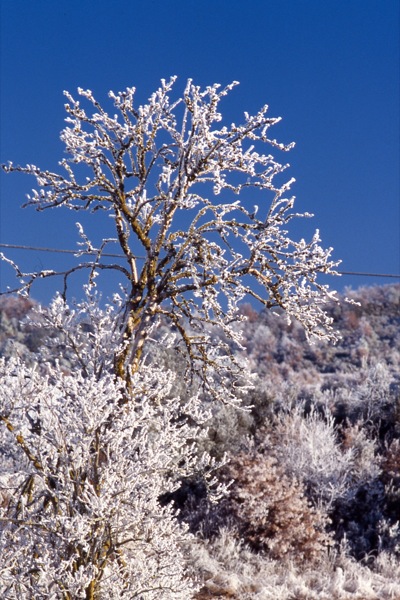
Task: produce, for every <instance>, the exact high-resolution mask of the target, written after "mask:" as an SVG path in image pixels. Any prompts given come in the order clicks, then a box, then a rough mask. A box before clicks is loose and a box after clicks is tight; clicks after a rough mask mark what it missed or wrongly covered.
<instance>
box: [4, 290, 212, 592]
mask: <svg viewBox="0 0 400 600" xmlns="http://www.w3.org/2000/svg"><path fill="white" fill-rule="evenodd" d="M116 310H117V308H116V307H112V306H109V307H108V308H107V309H106V310H100V309H99V308H98V307H96V305H95V303H94V302H93V301H92V302H91V303H90V302H88V301H86V302H85V303H83V304H82V305H81V306H80V307H79V309H78V310H71V309H69V308H68V307H67V306H66V305H65V303H64V301H63V300H62V299H61V298H60V297H58V298H57V299H56V300H55V301H54V302H53V303H52V305H51V306H50V308H49V309H48V310H46V311H43V313H42V314H39V315H37V316H36V320H37V321H38V324H41V325H42V326H43V327H44V328H45V329H46V328H48V327H51V328H52V331H53V338H52V341H53V344H54V345H55V348H54V352H53V354H56V352H57V346H58V345H59V344H60V343H62V348H63V350H62V351H63V352H69V353H70V355H71V356H74V355H75V362H74V361H71V362H72V366H71V369H70V371H69V372H68V371H66V370H65V368H64V369H63V368H62V367H61V365H60V363H59V362H56V363H55V364H53V365H51V364H48V363H47V364H46V363H45V364H44V365H42V366H41V367H39V366H38V365H36V367H27V366H26V365H25V364H24V363H23V362H22V361H21V360H19V359H17V358H16V359H10V360H9V361H5V360H4V359H1V360H0V449H1V450H0V452H1V462H0V596H1V597H2V598H9V599H15V600H16V599H18V600H20V599H21V600H23V599H26V600H28V599H29V600H31V599H37V600H39V599H40V600H41V599H44V598H49V599H50V598H51V599H63V600H72V599H75V598H86V599H87V600H89V599H93V600H94V599H103V600H105V599H107V600H108V599H111V598H115V599H117V598H118V599H119V598H125V597H126V598H132V599H133V598H140V599H143V600H152V599H159V600H161V599H162V600H164V599H179V598H181V599H182V600H184V599H185V600H186V599H187V598H189V597H191V595H192V591H193V590H194V589H195V584H194V582H193V581H192V580H190V579H189V578H188V577H187V574H186V572H185V569H186V562H185V554H184V550H185V544H186V545H187V544H188V543H189V541H190V536H189V534H188V532H187V530H186V529H185V527H183V526H181V525H180V524H179V523H178V522H177V521H176V518H175V515H174V514H173V511H172V509H171V507H170V506H161V504H160V502H159V500H160V496H161V495H162V494H165V493H168V492H171V491H173V490H174V489H175V488H176V486H177V485H178V484H179V480H180V478H182V477H185V476H188V475H192V474H193V473H195V472H201V473H202V474H205V473H206V472H207V471H208V470H209V468H210V467H211V466H212V465H211V461H209V460H207V457H204V456H198V453H196V451H195V450H196V449H195V447H194V444H193V440H194V439H199V438H201V436H202V435H204V434H205V430H204V431H201V430H200V426H201V425H202V424H203V423H204V420H205V419H206V418H207V417H208V416H207V414H206V413H205V411H204V409H202V408H201V405H200V400H199V398H198V397H193V398H191V399H190V400H189V401H188V402H186V403H185V402H183V401H182V400H179V399H177V398H174V396H173V394H171V393H170V391H171V386H172V385H173V375H172V374H171V373H170V372H168V371H165V370H164V371H162V370H160V369H158V368H156V367H154V366H148V365H143V366H142V367H141V369H140V370H139V371H137V372H136V373H134V374H132V380H131V391H130V401H131V402H130V404H127V403H124V402H122V401H121V399H122V397H121V386H120V382H119V380H118V379H116V378H115V374H114V372H113V360H112V357H113V353H114V352H115V340H114V339H113V338H115V335H114V334H115V311H116ZM83 316H84V319H85V320H84V321H83V320H82V317H83ZM83 325H84V327H83ZM88 330H89V331H90V335H88V334H87V331H88ZM54 331H58V335H56V336H54ZM188 415H190V420H189V419H188Z"/></svg>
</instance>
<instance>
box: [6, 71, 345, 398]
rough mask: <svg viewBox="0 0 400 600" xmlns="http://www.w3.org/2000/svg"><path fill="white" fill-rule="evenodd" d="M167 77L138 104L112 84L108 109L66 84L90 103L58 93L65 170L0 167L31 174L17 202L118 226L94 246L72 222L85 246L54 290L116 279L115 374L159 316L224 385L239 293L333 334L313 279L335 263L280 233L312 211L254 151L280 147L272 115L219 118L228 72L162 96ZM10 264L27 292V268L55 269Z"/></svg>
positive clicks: (323, 294) (133, 364) (211, 378)
mask: <svg viewBox="0 0 400 600" xmlns="http://www.w3.org/2000/svg"><path fill="white" fill-rule="evenodd" d="M175 79H176V78H175V77H173V78H171V80H170V81H169V82H166V81H164V80H162V82H161V87H160V88H159V89H158V90H157V91H156V92H155V93H154V94H152V96H151V97H150V98H149V101H148V103H147V104H144V105H142V106H138V107H135V105H134V95H135V88H128V89H127V90H126V91H125V92H122V93H119V94H114V93H113V92H110V93H109V96H110V98H111V99H112V100H113V103H114V106H115V109H116V111H117V114H115V115H114V116H110V115H109V114H108V113H107V112H106V110H105V109H104V108H103V107H102V106H101V105H100V104H99V102H98V101H97V100H96V99H95V98H94V96H93V94H92V92H91V91H89V90H83V89H79V90H78V93H79V95H80V96H81V97H82V98H83V99H84V101H85V103H87V104H88V105H89V108H90V111H89V112H88V111H87V110H86V109H85V108H83V107H82V106H81V103H80V102H79V101H78V100H75V99H74V98H73V97H72V96H71V94H69V93H67V92H66V93H65V95H66V97H67V99H68V103H67V104H66V105H65V108H66V111H67V113H68V118H67V119H66V122H67V126H66V128H65V129H64V130H63V131H62V133H61V139H62V140H63V142H64V143H65V146H66V151H67V153H68V155H69V157H68V158H64V159H63V160H62V161H61V162H60V165H61V166H62V167H64V171H65V172H64V174H63V175H60V174H58V173H52V172H49V171H43V170H41V169H39V168H38V167H36V166H34V165H28V166H26V167H20V166H13V164H12V163H9V164H8V165H7V166H3V168H4V169H5V170H6V171H7V172H13V171H18V172H22V173H28V174H32V175H34V176H35V177H36V181H37V184H38V186H39V188H40V189H39V191H34V192H33V195H32V196H29V197H28V202H27V204H28V205H33V206H35V207H36V208H37V209H38V210H43V209H47V208H54V207H61V206H64V207H67V208H70V209H74V210H78V211H82V210H83V211H96V210H104V211H105V213H107V214H108V215H110V216H112V217H113V221H114V225H115V231H114V236H115V234H116V236H117V237H116V238H111V237H110V238H108V239H105V240H103V243H102V244H101V245H100V247H99V248H95V247H94V245H93V244H92V243H91V242H90V240H89V239H88V238H87V236H86V234H85V233H84V231H83V228H82V227H81V226H80V233H81V237H82V238H83V244H84V249H83V250H81V251H80V252H79V253H78V254H77V255H78V256H79V257H80V258H82V257H83V256H84V255H86V258H87V260H86V261H85V262H80V263H79V264H78V265H75V266H72V267H71V269H70V270H68V271H66V272H64V273H62V275H63V276H64V282H65V284H64V295H65V292H66V284H67V280H68V277H69V276H70V275H71V274H72V273H74V272H75V271H77V270H81V269H85V268H86V269H88V270H89V272H90V280H91V281H92V282H93V278H94V276H95V274H97V273H98V272H99V271H100V270H106V269H107V270H109V269H111V270H114V271H118V272H119V273H120V274H121V276H122V277H123V279H124V280H125V289H126V302H125V307H124V318H123V322H122V323H121V331H122V333H123V338H124V340H125V345H124V347H123V350H122V351H121V352H120V354H119V355H118V356H117V357H116V373H117V374H118V376H120V377H121V378H122V379H124V380H125V381H127V382H128V380H129V378H130V376H131V373H133V372H135V371H136V370H137V369H138V367H139V364H140V359H141V355H142V351H143V345H144V343H145V340H146V339H147V338H148V336H149V332H150V329H151V326H152V325H153V324H154V322H156V321H157V319H160V318H164V319H166V320H167V321H169V322H170V323H171V325H172V326H173V327H174V328H175V329H176V330H177V331H178V332H179V335H180V340H181V344H182V347H183V349H184V352H185V353H186V354H187V358H188V359H189V361H188V362H189V364H190V369H191V372H192V374H196V375H198V376H199V377H200V380H201V381H202V382H203V384H204V385H206V386H207V387H208V388H209V389H213V390H214V391H215V389H216V385H215V378H216V377H217V376H218V378H219V380H220V381H221V380H223V379H224V378H225V379H226V377H227V376H228V375H227V372H228V371H229V376H228V379H229V382H230V385H231V384H232V382H234V381H235V378H237V377H238V376H239V375H238V374H239V371H240V369H239V368H238V365H237V368H236V371H235V369H234V368H233V363H232V360H229V361H228V363H229V369H228V371H227V369H226V365H227V355H229V344H230V343H232V341H233V342H236V343H240V340H239V336H238V333H237V330H236V329H235V326H234V324H235V322H237V321H238V320H239V319H240V317H239V315H238V310H237V309H238V303H239V302H240V301H241V300H242V299H243V298H245V297H249V296H250V297H252V298H254V299H256V300H257V301H259V302H260V304H261V305H262V306H264V307H267V308H273V307H280V308H281V309H283V310H284V311H285V313H286V315H287V316H288V318H289V319H290V318H291V317H295V318H296V319H298V320H299V321H300V322H301V323H302V324H303V326H304V328H305V330H306V332H307V335H309V336H317V337H327V338H331V339H332V338H333V339H334V338H335V334H334V332H333V331H332V328H331V322H330V319H329V318H328V317H327V315H326V314H325V312H324V306H323V305H324V303H325V302H326V301H327V300H331V299H332V298H333V297H334V293H333V292H331V291H330V290H329V289H328V286H327V285H322V284H320V283H319V282H318V281H317V276H318V275H319V274H320V273H334V268H335V266H336V265H337V263H334V262H333V261H332V260H330V254H331V249H328V250H324V249H322V248H321V247H320V245H319V242H320V240H319V234H318V231H317V232H316V233H315V235H314V237H313V238H312V240H311V241H310V242H306V241H304V240H303V239H302V240H300V241H293V240H292V239H291V238H290V237H289V234H288V231H287V226H288V224H289V223H290V221H291V220H292V219H293V218H295V217H299V216H303V217H304V216H310V215H308V214H302V215H300V214H297V213H295V212H293V204H294V197H288V196H287V195H286V194H287V192H288V191H289V189H290V187H291V184H292V182H293V179H290V180H289V181H285V182H283V183H282V176H281V174H282V172H283V171H284V169H285V168H286V166H287V165H282V164H280V163H279V162H277V161H276V160H275V159H274V158H273V156H272V155H271V154H263V153H262V152H261V151H260V148H261V146H262V145H267V146H271V147H273V148H275V149H277V150H281V151H286V150H289V149H290V148H291V146H292V145H288V146H285V145H283V144H279V143H278V142H277V141H276V140H274V139H272V138H270V137H269V129H270V127H271V126H272V125H274V124H275V123H277V122H278V121H279V120H280V119H279V118H271V117H268V116H267V106H264V107H263V108H262V109H261V110H260V111H259V112H258V113H257V114H255V115H254V116H250V115H249V114H247V113H245V118H244V124H243V125H235V124H234V123H233V124H231V125H229V126H227V125H219V123H220V122H221V120H222V116H221V114H220V112H219V103H220V101H221V100H222V98H223V97H224V96H226V94H227V93H228V92H230V91H231V90H232V88H233V87H234V86H235V85H236V83H237V82H234V83H232V84H231V85H228V86H227V87H226V88H223V89H221V88H220V86H219V85H217V84H216V85H213V86H210V87H207V88H206V89H205V90H204V91H202V90H201V89H200V88H199V87H197V86H195V85H194V84H193V83H192V81H191V80H189V81H188V82H187V85H186V87H185V90H184V93H183V97H181V98H178V99H177V100H175V101H172V100H171V99H170V93H171V90H172V87H173V84H174V82H175ZM267 192H269V194H268V193H267ZM235 196H236V197H237V198H238V199H235ZM217 198H220V201H217ZM255 200H256V201H257V202H258V203H259V207H258V206H255V205H254V201H255ZM116 240H117V242H118V243H119V246H120V248H121V250H122V252H123V255H124V262H123V263H122V264H121V263H117V262H116V263H114V264H109V263H107V262H106V261H105V260H104V259H103V255H104V250H105V248H106V247H107V245H108V244H109V243H110V242H115V241H116ZM93 253H94V254H95V258H93ZM139 256H142V257H143V260H141V261H139V260H138V257H139ZM9 262H11V261H9ZM12 264H13V266H14V267H15V269H16V271H17V275H18V276H19V277H21V278H22V279H23V281H24V283H23V285H22V288H20V289H24V290H25V291H29V290H30V287H31V285H32V283H33V282H34V281H36V280H37V279H38V278H43V277H49V276H54V275H56V274H57V273H56V272H54V271H41V272H35V273H22V272H21V271H20V270H19V268H18V267H17V266H16V265H14V263H12ZM58 274H60V273H58ZM212 326H215V327H216V328H217V329H219V330H220V331H222V332H223V334H224V336H225V339H226V340H228V341H229V344H223V343H222V341H221V340H220V342H219V344H218V346H217V347H215V344H213V340H212V336H211V335H210V330H211V329H210V328H211V327H212ZM234 372H236V375H234ZM221 378H222V379H221Z"/></svg>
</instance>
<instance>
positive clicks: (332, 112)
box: [0, 0, 400, 300]
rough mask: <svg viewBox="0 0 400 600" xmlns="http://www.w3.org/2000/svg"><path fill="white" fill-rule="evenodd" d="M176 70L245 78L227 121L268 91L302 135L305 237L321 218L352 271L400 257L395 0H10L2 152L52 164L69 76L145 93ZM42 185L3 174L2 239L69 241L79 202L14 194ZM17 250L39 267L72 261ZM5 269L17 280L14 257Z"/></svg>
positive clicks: (288, 134) (352, 282) (283, 132)
mask: <svg viewBox="0 0 400 600" xmlns="http://www.w3.org/2000/svg"><path fill="white" fill-rule="evenodd" d="M173 74H176V75H178V77H179V82H178V84H177V85H178V87H179V86H181V87H183V85H184V83H185V81H186V79H187V78H188V77H191V78H193V79H194V80H195V82H197V83H199V84H200V85H206V84H210V83H214V82H219V83H222V84H226V83H229V82H231V81H232V80H238V81H240V83H241V85H240V86H239V87H238V88H236V89H235V90H234V91H233V92H232V93H231V96H230V98H229V99H227V102H226V104H225V106H226V112H225V114H226V116H227V118H228V120H230V121H235V122H239V121H240V119H241V116H242V115H243V111H248V112H254V111H256V110H257V109H258V108H259V107H260V106H261V105H263V104H265V103H268V104H269V105H270V114H271V116H281V117H283V121H282V123H281V124H279V125H278V126H276V127H275V129H274V135H275V136H276V137H277V138H278V139H279V141H283V142H290V141H292V140H293V141H295V142H296V148H295V149H294V150H293V151H292V152H291V153H290V154H289V155H286V154H285V155H284V156H283V157H281V158H282V160H284V161H286V160H288V161H289V162H290V164H291V165H292V166H291V169H290V172H288V174H290V175H292V176H294V177H295V178H296V180H297V182H296V184H295V185H294V187H293V193H294V194H295V195H296V197H297V210H298V211H309V212H313V213H314V214H315V217H314V219H313V220H312V221H304V226H303V224H300V225H301V227H299V236H301V237H303V235H304V236H306V237H307V236H310V234H311V233H312V230H314V229H316V228H319V229H320V231H321V235H322V240H323V245H324V246H333V247H334V248H335V253H334V256H335V258H338V259H339V258H341V259H342V260H343V263H342V265H341V269H342V270H345V271H366V272H378V273H399V272H400V240H399V237H400V217H399V203H400V195H399V1H398V0H246V2H245V1H244V0H240V1H239V0H147V1H145V0H96V1H95V0H91V1H89V0H79V1H76V0H66V1H65V2H58V1H56V0H35V1H32V0H24V1H23V0H1V98H0V100H1V105H0V107H1V112H0V118H1V122H0V125H1V148H0V151H1V158H0V160H1V162H6V161H7V160H12V161H13V162H15V163H19V164H26V163H34V164H37V165H39V166H41V167H42V168H50V169H54V168H56V163H57V161H58V160H59V159H60V158H62V152H63V148H62V145H61V142H60V141H59V132H60V130H61V129H62V128H63V119H64V108H63V105H64V97H63V95H62V91H63V90H64V89H67V90H70V91H72V92H74V91H75V90H76V88H77V87H78V86H81V87H83V88H90V89H92V90H93V91H94V92H95V94H96V96H97V97H98V98H99V99H100V100H103V99H104V100H105V99H106V95H107V92H108V90H110V89H112V90H114V91H118V90H121V89H123V88H125V87H126V86H132V85H134V86H136V88H137V89H138V94H139V96H140V97H141V98H142V99H143V100H145V99H146V98H147V97H148V95H149V94H150V93H151V92H152V91H153V90H154V89H155V88H156V87H157V86H158V83H159V80H160V79H161V78H163V77H164V78H168V77H169V76H170V75H173ZM33 186H34V180H33V179H32V180H31V179H30V178H28V177H26V176H25V177H23V176H17V175H8V176H6V175H4V174H1V224H0V227H1V229H0V242H2V243H16V244H27V245H34V246H54V247H58V248H75V247H76V232H75V226H74V222H75V220H77V216H78V215H76V214H71V213H70V212H68V211H61V210H56V211H47V212H44V213H35V212H34V211H33V210H32V209H25V210H24V211H22V210H21V209H20V205H21V204H22V203H23V201H24V198H25V194H26V193H29V191H30V190H31V188H32V187H33ZM8 254H9V255H10V256H12V257H13V258H15V259H17V260H20V261H21V263H23V264H24V266H26V267H27V268H31V269H37V268H40V267H41V266H43V267H45V268H53V267H55V266H56V265H57V264H58V263H59V262H60V261H62V260H64V259H62V258H61V257H59V256H52V255H47V254H44V253H39V252H30V253H22V252H20V251H14V252H9V253H8ZM0 279H1V281H0V286H1V289H2V290H4V289H5V286H6V285H9V284H12V278H11V274H10V271H9V268H8V267H7V266H6V265H4V264H3V265H2V266H1V267H0ZM390 281H394V280H384V279H371V278H362V277H342V278H340V279H339V278H338V279H332V281H331V286H332V287H335V288H336V289H339V290H342V289H343V288H344V287H345V286H347V285H349V286H352V287H357V286H358V285H363V284H373V283H389V282H390ZM53 289H54V288H53V287H52V286H46V285H45V286H44V287H43V288H41V289H40V288H39V287H37V288H35V289H34V295H35V296H36V297H38V298H39V299H43V300H46V298H47V295H48V294H50V293H51V292H52V291H53ZM110 291H111V290H106V293H109V292H110Z"/></svg>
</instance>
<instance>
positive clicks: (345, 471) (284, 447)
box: [270, 405, 354, 509]
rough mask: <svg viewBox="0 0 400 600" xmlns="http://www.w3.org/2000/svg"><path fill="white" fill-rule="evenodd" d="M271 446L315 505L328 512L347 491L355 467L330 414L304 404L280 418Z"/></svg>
mask: <svg viewBox="0 0 400 600" xmlns="http://www.w3.org/2000/svg"><path fill="white" fill-rule="evenodd" d="M270 443H271V444H272V445H273V452H274V455H275V456H276V457H277V459H278V462H279V464H280V465H281V466H282V467H283V469H284V471H285V472H286V473H288V474H289V475H291V476H292V477H295V478H296V479H297V480H299V481H302V482H303V483H304V484H305V485H306V487H307V490H308V493H309V494H310V496H311V497H312V498H313V499H314V501H315V502H316V503H317V504H321V505H322V506H324V507H325V508H326V509H329V508H330V507H331V506H332V504H333V503H334V502H335V500H337V499H338V498H340V497H342V496H343V495H344V494H345V493H346V491H347V490H348V488H349V485H350V482H351V474H352V469H353V464H354V453H353V450H352V449H351V448H349V449H345V450H342V449H341V448H340V445H339V443H338V432H337V429H336V426H335V422H334V419H333V417H332V416H331V415H330V414H326V415H321V414H320V413H319V412H318V411H317V409H316V408H315V407H311V409H310V411H309V413H308V414H305V408H304V406H303V405H300V406H297V407H295V408H294V409H293V410H291V411H290V412H287V413H284V414H282V415H280V416H279V417H278V419H277V422H276V424H275V426H274V428H273V435H272V439H271V441H270Z"/></svg>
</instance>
